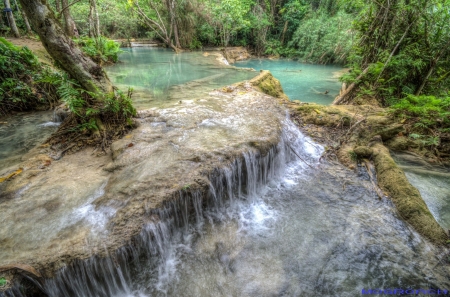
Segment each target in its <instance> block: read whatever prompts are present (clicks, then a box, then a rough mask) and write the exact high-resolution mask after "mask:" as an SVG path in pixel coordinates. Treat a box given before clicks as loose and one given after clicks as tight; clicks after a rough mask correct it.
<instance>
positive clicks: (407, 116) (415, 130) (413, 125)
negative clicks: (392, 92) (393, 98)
mask: <svg viewBox="0 0 450 297" xmlns="http://www.w3.org/2000/svg"><path fill="white" fill-rule="evenodd" d="M391 113H392V114H393V115H394V116H397V117H399V118H402V119H404V121H406V123H407V127H408V130H409V132H410V134H409V137H410V138H412V139H421V142H422V144H423V145H425V146H429V147H438V146H439V145H440V144H441V136H442V134H444V133H448V132H449V131H450V128H449V127H450V96H447V97H442V98H437V97H435V96H425V95H422V96H414V95H408V96H407V97H405V98H404V99H402V100H400V101H399V102H398V103H397V104H395V105H393V106H392V107H391Z"/></svg>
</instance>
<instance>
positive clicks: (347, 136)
mask: <svg viewBox="0 0 450 297" xmlns="http://www.w3.org/2000/svg"><path fill="white" fill-rule="evenodd" d="M289 107H290V110H291V115H292V117H293V118H294V119H295V120H296V122H297V123H298V124H299V125H300V126H303V129H305V130H306V131H308V132H309V135H310V136H311V137H312V138H313V139H316V140H317V141H319V142H321V143H323V144H325V145H326V153H325V156H326V157H329V158H331V159H337V160H338V161H339V162H340V163H342V164H344V165H345V166H347V167H348V168H349V169H351V170H355V169H356V168H357V166H358V164H359V163H363V164H366V167H367V170H368V171H370V170H371V169H370V166H371V165H370V164H371V162H373V165H374V169H375V171H376V176H374V177H373V181H374V184H377V185H378V186H379V187H380V190H379V196H380V199H381V198H382V197H383V196H388V197H389V198H390V199H392V201H393V203H394V204H395V205H396V207H397V210H398V211H399V214H400V216H401V217H402V218H403V219H404V220H405V221H407V222H408V223H410V224H411V225H412V226H413V227H414V228H415V229H416V230H417V231H418V232H419V233H420V234H422V235H423V236H425V237H427V238H428V239H429V240H431V241H432V242H434V243H435V244H438V245H442V246H444V245H447V241H448V239H449V237H448V234H447V232H446V231H445V230H444V229H443V228H442V227H441V226H440V225H439V224H438V223H437V221H436V219H435V218H434V217H433V215H432V214H431V212H430V210H429V209H428V207H427V205H426V204H425V202H424V201H423V199H422V197H421V195H420V193H419V191H418V190H417V189H416V188H415V187H413V186H412V185H411V184H410V182H409V181H408V179H407V178H406V176H405V174H404V172H403V171H402V170H401V169H400V168H399V167H398V166H397V164H396V163H395V162H394V160H393V159H392V157H391V155H390V153H389V149H391V150H394V151H408V149H411V147H410V146H408V145H404V146H399V142H402V141H404V139H406V137H405V136H403V135H402V131H404V127H403V125H402V124H401V123H398V122H396V119H395V118H392V117H390V116H389V113H388V111H387V110H386V109H384V108H381V107H374V106H371V105H358V106H354V105H333V106H322V105H317V104H295V103H289ZM407 143H408V142H406V144H407ZM412 148H415V147H412ZM421 152H422V153H423V154H424V153H425V154H426V152H427V151H426V150H421ZM431 161H433V159H431Z"/></svg>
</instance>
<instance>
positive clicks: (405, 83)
mask: <svg viewBox="0 0 450 297" xmlns="http://www.w3.org/2000/svg"><path fill="white" fill-rule="evenodd" d="M449 5H450V1H448V0H431V1H425V0H412V1H407V0H401V1H396V2H390V1H388V0H383V1H379V2H369V3H368V5H366V6H365V8H364V9H363V11H362V13H361V14H360V16H359V17H358V18H357V20H356V21H355V22H354V29H355V30H357V32H358V36H357V38H358V42H357V43H355V46H354V48H353V49H352V55H351V57H350V59H349V60H350V66H351V67H352V68H353V70H354V72H361V71H362V70H363V69H368V70H369V71H368V72H367V74H366V75H364V77H362V78H361V82H362V83H364V84H365V85H366V86H369V85H370V86H371V89H373V90H375V93H374V94H373V96H374V97H375V98H377V99H378V100H379V101H380V102H381V103H382V104H384V105H388V106H389V105H395V104H396V103H398V101H399V100H400V99H401V98H404V97H405V96H409V95H412V94H414V95H421V94H428V95H433V96H436V97H446V96H447V95H446V93H447V91H448V85H449V83H450V71H449V70H448V69H449V68H450V51H448V50H447V49H448V47H449V46H450V42H449V40H450V14H449V13H448V7H449ZM382 16H384V17H382ZM354 78H355V77H354ZM345 79H346V80H347V82H350V83H351V82H353V81H351V78H350V77H347V78H345ZM360 92H361V89H356V93H354V94H353V95H352V97H357V96H358V93H360ZM427 102H428V101H427ZM427 104H428V103H427Z"/></svg>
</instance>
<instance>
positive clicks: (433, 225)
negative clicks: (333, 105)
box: [372, 142, 448, 245]
mask: <svg viewBox="0 0 450 297" xmlns="http://www.w3.org/2000/svg"><path fill="white" fill-rule="evenodd" d="M372 149H373V152H374V159H373V160H374V164H375V168H376V171H377V176H378V184H379V186H380V187H381V188H382V189H383V190H384V191H385V192H386V193H387V194H388V195H389V197H390V198H391V199H392V201H393V202H394V204H395V206H396V208H397V210H398V212H399V214H400V216H401V217H402V218H403V219H404V220H405V221H406V222H408V223H409V224H411V225H412V226H413V227H414V228H415V229H416V230H417V232H419V233H420V234H422V235H423V236H425V237H426V238H428V239H429V240H431V241H432V242H433V243H435V244H438V245H444V244H446V241H447V240H448V236H447V234H446V233H445V231H444V229H443V228H442V227H441V226H440V225H439V224H438V223H437V222H436V220H435V218H434V217H433V215H432V214H431V212H430V210H429V209H428V207H427V205H426V204H425V202H424V201H423V199H422V197H421V195H420V193H419V191H418V190H417V189H416V188H415V187H413V186H412V185H411V184H410V183H409V181H408V179H407V178H406V176H405V174H404V172H403V171H402V170H401V169H400V168H399V167H398V166H397V164H396V163H395V162H394V160H393V159H392V158H391V156H390V154H389V150H388V149H387V148H386V147H385V146H384V145H383V144H382V143H381V142H376V143H374V144H373V145H372Z"/></svg>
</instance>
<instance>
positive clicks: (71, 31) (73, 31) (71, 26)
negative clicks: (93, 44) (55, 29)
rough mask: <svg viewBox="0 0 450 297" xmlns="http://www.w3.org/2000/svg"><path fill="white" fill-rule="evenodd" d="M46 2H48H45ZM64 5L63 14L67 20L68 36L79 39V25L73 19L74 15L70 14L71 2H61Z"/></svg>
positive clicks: (63, 0)
mask: <svg viewBox="0 0 450 297" xmlns="http://www.w3.org/2000/svg"><path fill="white" fill-rule="evenodd" d="M45 2H46V1H45ZM61 4H62V11H61V12H62V13H63V15H64V20H65V25H66V26H65V28H64V29H65V31H66V34H67V35H68V36H69V37H74V36H75V37H78V30H77V25H76V24H75V21H74V20H73V18H72V15H71V14H70V8H69V1H68V0H61Z"/></svg>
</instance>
